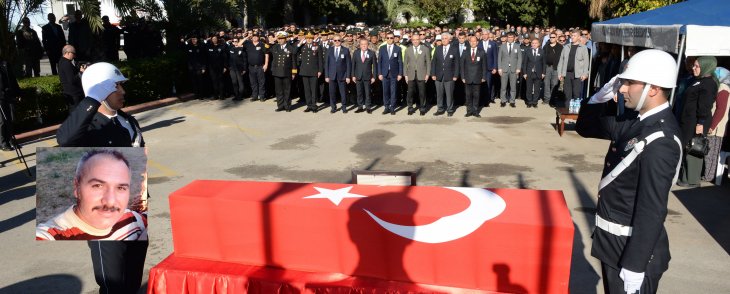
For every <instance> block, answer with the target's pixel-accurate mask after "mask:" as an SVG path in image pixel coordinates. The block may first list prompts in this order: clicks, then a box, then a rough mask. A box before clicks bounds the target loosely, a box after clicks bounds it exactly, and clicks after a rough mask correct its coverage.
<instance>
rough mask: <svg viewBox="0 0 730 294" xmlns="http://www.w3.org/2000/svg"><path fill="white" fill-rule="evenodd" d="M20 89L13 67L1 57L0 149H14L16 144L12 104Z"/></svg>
mask: <svg viewBox="0 0 730 294" xmlns="http://www.w3.org/2000/svg"><path fill="white" fill-rule="evenodd" d="M19 91H20V87H18V80H17V79H16V78H15V74H13V67H12V65H11V64H9V63H8V62H6V61H5V60H3V59H2V57H0V150H2V151H12V150H14V149H15V146H13V144H14V143H15V142H13V141H12V140H11V138H12V137H13V132H12V127H11V124H12V123H13V122H12V118H13V114H12V112H11V111H12V108H11V107H10V105H11V104H15V102H16V101H17V97H18V94H19Z"/></svg>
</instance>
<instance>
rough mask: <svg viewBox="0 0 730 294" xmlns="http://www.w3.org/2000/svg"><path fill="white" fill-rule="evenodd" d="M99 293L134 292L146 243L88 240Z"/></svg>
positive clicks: (137, 284)
mask: <svg viewBox="0 0 730 294" xmlns="http://www.w3.org/2000/svg"><path fill="white" fill-rule="evenodd" d="M88 245H89V249H91V262H92V263H93V266H94V277H95V278H96V283H97V284H98V285H99V293H103V294H107V293H137V290H139V287H140V284H141V283H142V272H143V270H144V260H145V257H146V255H147V246H148V245H149V242H148V241H88Z"/></svg>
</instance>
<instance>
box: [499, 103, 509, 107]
mask: <svg viewBox="0 0 730 294" xmlns="http://www.w3.org/2000/svg"><path fill="white" fill-rule="evenodd" d="M505 106H507V102H502V103H499V107H505Z"/></svg>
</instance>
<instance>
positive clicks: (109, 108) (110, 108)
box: [101, 100, 117, 114]
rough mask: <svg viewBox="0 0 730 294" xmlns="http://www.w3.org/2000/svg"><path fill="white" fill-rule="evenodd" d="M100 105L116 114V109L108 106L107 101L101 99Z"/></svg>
mask: <svg viewBox="0 0 730 294" xmlns="http://www.w3.org/2000/svg"><path fill="white" fill-rule="evenodd" d="M101 105H103V106H104V107H105V108H106V109H107V110H109V112H111V113H114V114H117V111H116V110H114V109H112V107H111V106H109V103H106V100H104V101H101Z"/></svg>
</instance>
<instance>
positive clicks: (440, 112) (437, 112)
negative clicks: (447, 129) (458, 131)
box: [433, 110, 446, 116]
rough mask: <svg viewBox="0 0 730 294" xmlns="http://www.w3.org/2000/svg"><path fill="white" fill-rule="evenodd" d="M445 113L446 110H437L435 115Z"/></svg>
mask: <svg viewBox="0 0 730 294" xmlns="http://www.w3.org/2000/svg"><path fill="white" fill-rule="evenodd" d="M444 113H446V111H443V110H439V111H436V113H434V114H433V116H439V115H442V114H444Z"/></svg>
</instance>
